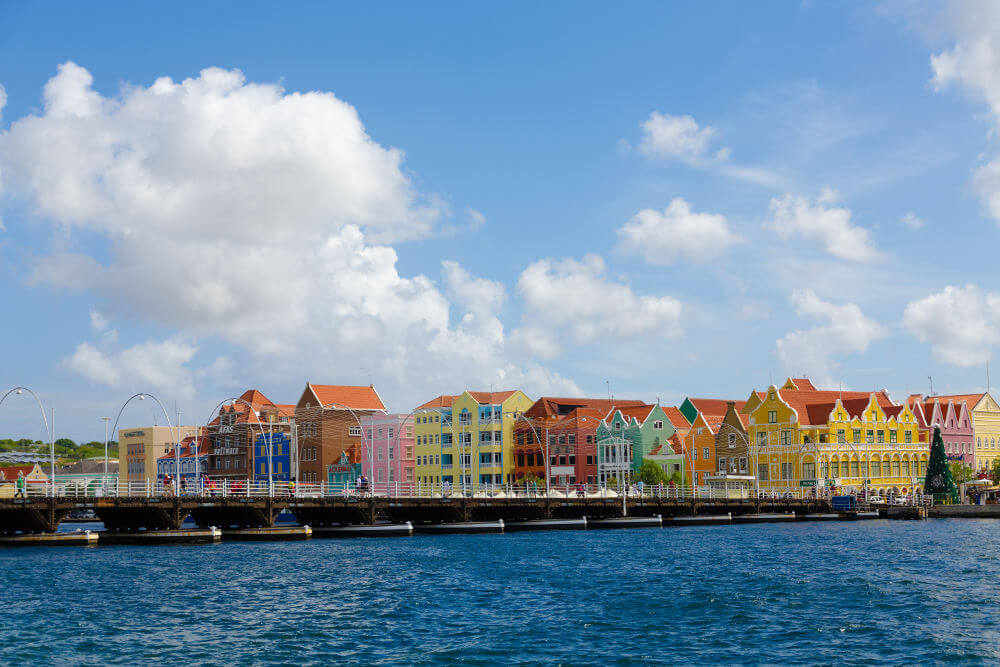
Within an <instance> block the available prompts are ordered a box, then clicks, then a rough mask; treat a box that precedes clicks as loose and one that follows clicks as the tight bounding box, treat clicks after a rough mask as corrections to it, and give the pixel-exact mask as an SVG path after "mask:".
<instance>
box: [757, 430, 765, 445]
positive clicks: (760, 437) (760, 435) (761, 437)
mask: <svg viewBox="0 0 1000 667" xmlns="http://www.w3.org/2000/svg"><path fill="white" fill-rule="evenodd" d="M766 445H767V431H757V446H758V447H764V446H766Z"/></svg>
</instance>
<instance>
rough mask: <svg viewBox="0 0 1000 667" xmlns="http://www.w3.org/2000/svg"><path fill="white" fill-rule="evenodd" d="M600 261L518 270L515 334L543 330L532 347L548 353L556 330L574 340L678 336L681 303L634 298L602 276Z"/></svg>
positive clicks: (622, 285)
mask: <svg viewBox="0 0 1000 667" xmlns="http://www.w3.org/2000/svg"><path fill="white" fill-rule="evenodd" d="M606 273H607V269H606V266H605V264H604V259H603V258H601V257H600V256H599V255H587V256H586V257H584V258H583V260H582V261H577V260H575V259H564V260H562V261H556V260H552V259H542V260H538V261H537V262H534V263H533V264H531V265H529V266H528V268H526V269H525V270H524V272H523V273H522V274H521V277H520V279H519V280H518V283H517V289H518V292H519V293H520V295H521V297H522V298H523V300H524V305H525V309H526V312H525V314H524V315H523V319H524V320H525V321H526V325H525V328H522V329H521V330H519V331H518V332H515V335H517V336H518V338H519V339H520V340H522V341H524V340H525V338H526V337H527V336H529V335H530V333H531V332H532V331H535V330H538V329H541V330H543V331H546V332H549V333H548V334H547V335H546V336H544V337H543V338H542V342H541V343H539V344H538V345H536V349H537V350H539V351H544V350H545V349H548V351H549V352H550V356H551V353H552V352H554V346H555V340H557V339H558V337H559V335H560V334H561V333H562V332H566V333H568V334H569V336H570V337H571V338H573V339H574V340H576V341H578V342H582V343H587V342H592V341H596V340H599V339H624V338H631V337H634V336H640V335H658V336H662V337H665V338H676V337H678V336H680V334H681V328H680V320H681V302H680V301H678V300H677V299H675V298H673V297H671V296H661V297H656V296H640V295H637V294H635V292H633V290H632V287H631V286H630V285H628V284H627V283H623V282H618V281H614V280H610V279H608V277H607V275H606Z"/></svg>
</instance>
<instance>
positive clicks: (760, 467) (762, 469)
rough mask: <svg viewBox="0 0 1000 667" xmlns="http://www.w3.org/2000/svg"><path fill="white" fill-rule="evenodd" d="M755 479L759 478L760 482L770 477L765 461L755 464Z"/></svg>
mask: <svg viewBox="0 0 1000 667" xmlns="http://www.w3.org/2000/svg"><path fill="white" fill-rule="evenodd" d="M757 479H759V480H760V481H762V482H766V481H768V480H769V479H771V476H770V475H769V474H768V470H767V464H766V463H758V464H757Z"/></svg>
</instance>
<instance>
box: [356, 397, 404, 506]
mask: <svg viewBox="0 0 1000 667" xmlns="http://www.w3.org/2000/svg"><path fill="white" fill-rule="evenodd" d="M361 426H362V428H363V432H362V439H363V443H362V448H361V450H362V456H361V474H362V475H364V476H365V477H367V478H368V479H369V480H370V481H371V482H372V483H373V484H374V485H375V488H376V489H379V488H385V489H389V490H391V489H392V488H394V487H398V488H405V487H406V486H407V485H410V484H413V464H414V455H413V417H412V416H410V415H380V414H376V415H368V416H366V417H362V418H361Z"/></svg>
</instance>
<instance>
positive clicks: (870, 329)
mask: <svg viewBox="0 0 1000 667" xmlns="http://www.w3.org/2000/svg"><path fill="white" fill-rule="evenodd" d="M788 300H789V303H790V304H791V306H792V308H793V309H794V310H795V312H796V314H797V315H799V316H800V317H803V318H808V319H809V320H814V321H819V322H820V324H817V325H816V326H814V327H812V328H810V329H795V330H793V331H790V332H788V333H787V334H785V336H784V337H782V338H780V339H779V340H778V341H777V344H776V349H775V352H776V354H777V357H778V360H779V361H780V362H781V364H782V366H783V367H784V368H785V370H786V371H788V372H794V373H798V372H806V373H809V374H810V375H814V376H816V377H817V378H819V379H821V380H822V381H823V382H824V383H826V384H831V383H832V378H831V373H832V371H833V369H834V368H835V367H836V366H837V362H836V360H835V357H838V356H841V355H845V354H861V353H863V352H865V351H867V350H868V347H869V346H870V345H871V344H872V343H873V342H874V341H876V340H878V339H880V338H883V337H885V335H886V333H887V332H886V329H885V327H883V326H882V325H880V324H878V323H877V322H875V321H874V320H872V319H870V318H868V317H866V316H865V315H864V313H862V312H861V309H860V308H859V307H858V306H857V305H856V304H853V303H845V304H842V305H837V304H833V303H829V302H826V301H823V300H822V299H820V298H819V297H818V296H817V295H816V293H815V292H813V291H812V290H809V289H806V290H795V291H794V292H792V293H791V295H790V296H789V299H788Z"/></svg>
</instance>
